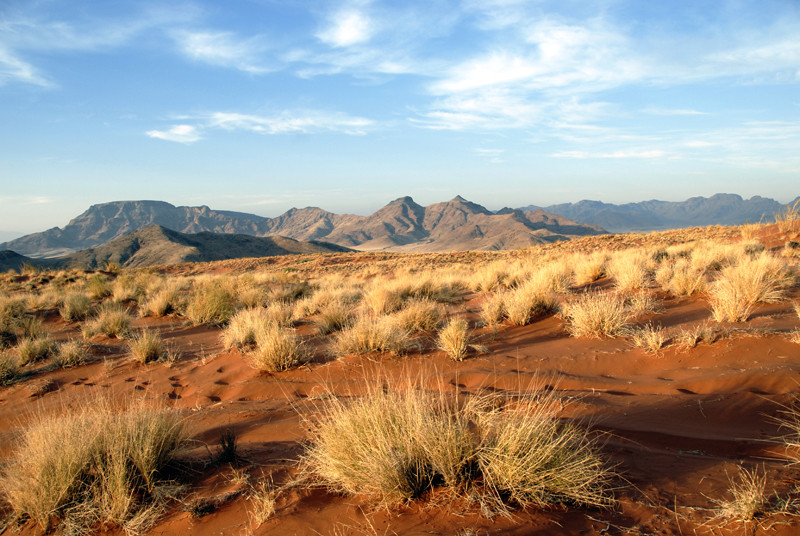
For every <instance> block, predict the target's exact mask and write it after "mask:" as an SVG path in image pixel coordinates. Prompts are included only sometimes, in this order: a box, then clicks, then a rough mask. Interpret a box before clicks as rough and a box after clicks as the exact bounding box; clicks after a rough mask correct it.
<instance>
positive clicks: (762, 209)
mask: <svg viewBox="0 0 800 536" xmlns="http://www.w3.org/2000/svg"><path fill="white" fill-rule="evenodd" d="M785 206H786V205H782V204H781V203H779V202H777V201H775V200H774V199H769V198H764V197H759V196H754V197H751V198H750V199H743V198H742V197H741V196H739V195H736V194H716V195H713V196H711V197H707V198H706V197H692V198H690V199H687V200H686V201H680V202H670V201H657V200H651V201H643V202H640V203H626V204H623V205H614V204H611V203H602V202H600V201H586V200H584V201H580V202H578V203H564V204H560V205H551V206H548V207H543V209H544V210H545V211H547V212H552V213H553V214H559V215H562V216H565V217H567V218H570V219H572V220H575V221H578V222H581V223H589V224H593V225H599V226H600V227H603V228H604V229H607V230H609V231H611V232H628V231H655V230H665V229H674V228H680V227H702V226H707V225H741V224H743V223H747V222H748V221H749V222H758V221H762V220H763V221H767V222H770V221H774V215H775V213H777V212H780V211H781V210H784V208H785ZM535 208H538V207H535V206H533V205H531V206H528V207H523V209H522V210H531V209H535Z"/></svg>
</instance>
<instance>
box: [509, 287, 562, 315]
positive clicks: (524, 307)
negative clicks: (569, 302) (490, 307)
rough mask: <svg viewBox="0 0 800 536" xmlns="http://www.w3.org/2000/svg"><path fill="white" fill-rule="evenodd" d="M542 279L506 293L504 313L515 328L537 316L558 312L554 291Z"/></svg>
mask: <svg viewBox="0 0 800 536" xmlns="http://www.w3.org/2000/svg"><path fill="white" fill-rule="evenodd" d="M549 283H550V282H549V281H546V280H543V279H539V280H536V279H532V280H530V281H528V282H526V283H525V284H523V285H522V286H519V287H517V288H516V289H513V290H510V291H508V292H507V293H506V294H505V296H506V303H505V313H506V316H507V317H508V321H509V322H511V323H512V324H514V325H515V326H524V325H526V324H527V323H528V322H530V321H531V319H532V318H533V317H535V316H537V315H543V314H550V313H555V312H557V311H558V308H559V306H558V301H557V300H556V294H555V290H553V288H552V286H551V285H550V284H549Z"/></svg>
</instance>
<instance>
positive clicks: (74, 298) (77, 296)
mask: <svg viewBox="0 0 800 536" xmlns="http://www.w3.org/2000/svg"><path fill="white" fill-rule="evenodd" d="M91 307H92V302H91V300H90V299H89V296H87V295H86V294H85V293H83V292H68V293H66V294H65V295H64V299H63V301H62V302H61V305H59V307H58V314H59V315H61V318H63V319H64V320H66V321H67V322H75V321H77V320H83V319H84V318H86V317H87V316H88V315H89V311H90V310H91Z"/></svg>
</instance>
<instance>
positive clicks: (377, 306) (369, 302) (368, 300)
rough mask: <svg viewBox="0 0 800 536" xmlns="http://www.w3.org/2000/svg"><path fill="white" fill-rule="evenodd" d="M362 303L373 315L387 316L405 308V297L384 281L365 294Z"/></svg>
mask: <svg viewBox="0 0 800 536" xmlns="http://www.w3.org/2000/svg"><path fill="white" fill-rule="evenodd" d="M362 303H363V304H364V307H366V308H367V310H368V311H370V312H371V313H372V314H373V315H385V314H389V313H394V312H395V311H399V310H400V309H401V308H402V307H403V296H402V294H401V293H400V291H399V290H398V289H396V288H392V287H390V286H389V285H388V284H387V283H386V282H385V281H384V282H382V284H379V285H377V286H374V287H373V288H372V289H370V290H369V291H368V292H367V293H366V294H364V297H363V298H362Z"/></svg>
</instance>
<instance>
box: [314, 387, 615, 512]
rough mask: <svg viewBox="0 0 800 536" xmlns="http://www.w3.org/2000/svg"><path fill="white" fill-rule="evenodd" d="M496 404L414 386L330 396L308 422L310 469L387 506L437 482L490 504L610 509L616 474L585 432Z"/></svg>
mask: <svg viewBox="0 0 800 536" xmlns="http://www.w3.org/2000/svg"><path fill="white" fill-rule="evenodd" d="M490 402H491V401H490V400H488V399H487V398H485V397H484V398H475V399H472V400H470V401H468V402H466V403H462V404H458V403H456V402H455V401H450V400H448V399H446V398H445V397H444V395H441V394H439V395H433V394H429V393H426V392H422V391H420V390H416V389H414V388H413V387H408V388H406V389H405V390H403V391H400V392H393V391H385V390H382V389H377V388H375V389H372V390H370V391H369V392H368V393H367V394H366V395H364V396H362V397H359V398H356V399H354V400H351V401H345V400H342V399H340V398H332V399H329V400H328V401H326V402H325V404H324V406H323V407H322V408H321V412H320V417H319V418H318V420H317V421H316V422H313V423H311V428H312V434H311V441H310V444H309V447H308V449H307V452H306V454H305V456H304V457H303V460H302V466H303V472H304V473H305V474H306V475H309V477H310V478H311V479H312V480H313V481H316V482H319V483H321V484H323V485H325V486H327V487H329V488H331V489H333V490H336V491H339V492H344V493H347V494H351V495H355V494H364V495H367V496H370V497H372V498H374V499H375V500H377V501H378V502H379V503H380V504H382V505H386V506H390V505H394V504H399V503H402V502H404V501H408V500H410V499H413V498H416V497H419V496H421V495H422V494H423V493H425V492H426V491H428V490H429V489H431V488H433V487H434V486H437V485H444V486H446V487H449V488H451V489H452V490H453V491H455V492H463V493H465V494H467V495H468V496H470V497H472V498H473V499H474V498H477V500H479V501H483V502H487V503H491V504H492V505H493V506H497V505H502V504H503V503H502V498H506V499H510V500H511V502H513V503H516V504H520V505H523V506H524V505H528V504H536V505H544V504H548V503H550V502H559V501H568V502H572V503H580V504H589V505H598V506H600V505H607V504H609V503H610V501H611V499H610V492H609V486H608V483H609V481H610V471H609V470H608V469H607V468H606V467H605V464H604V463H603V461H602V460H601V458H600V456H599V454H598V453H597V448H596V446H595V445H594V443H593V442H592V441H590V440H589V438H588V436H587V432H586V431H585V430H583V429H580V428H578V427H576V426H573V425H569V424H563V423H561V422H560V421H559V420H557V419H556V418H555V413H554V407H556V404H553V403H551V402H552V401H548V400H541V399H540V400H533V399H525V400H523V401H520V402H518V403H516V404H514V405H513V407H511V408H509V409H502V410H501V409H497V408H498V406H497V405H496V404H492V403H490Z"/></svg>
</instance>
